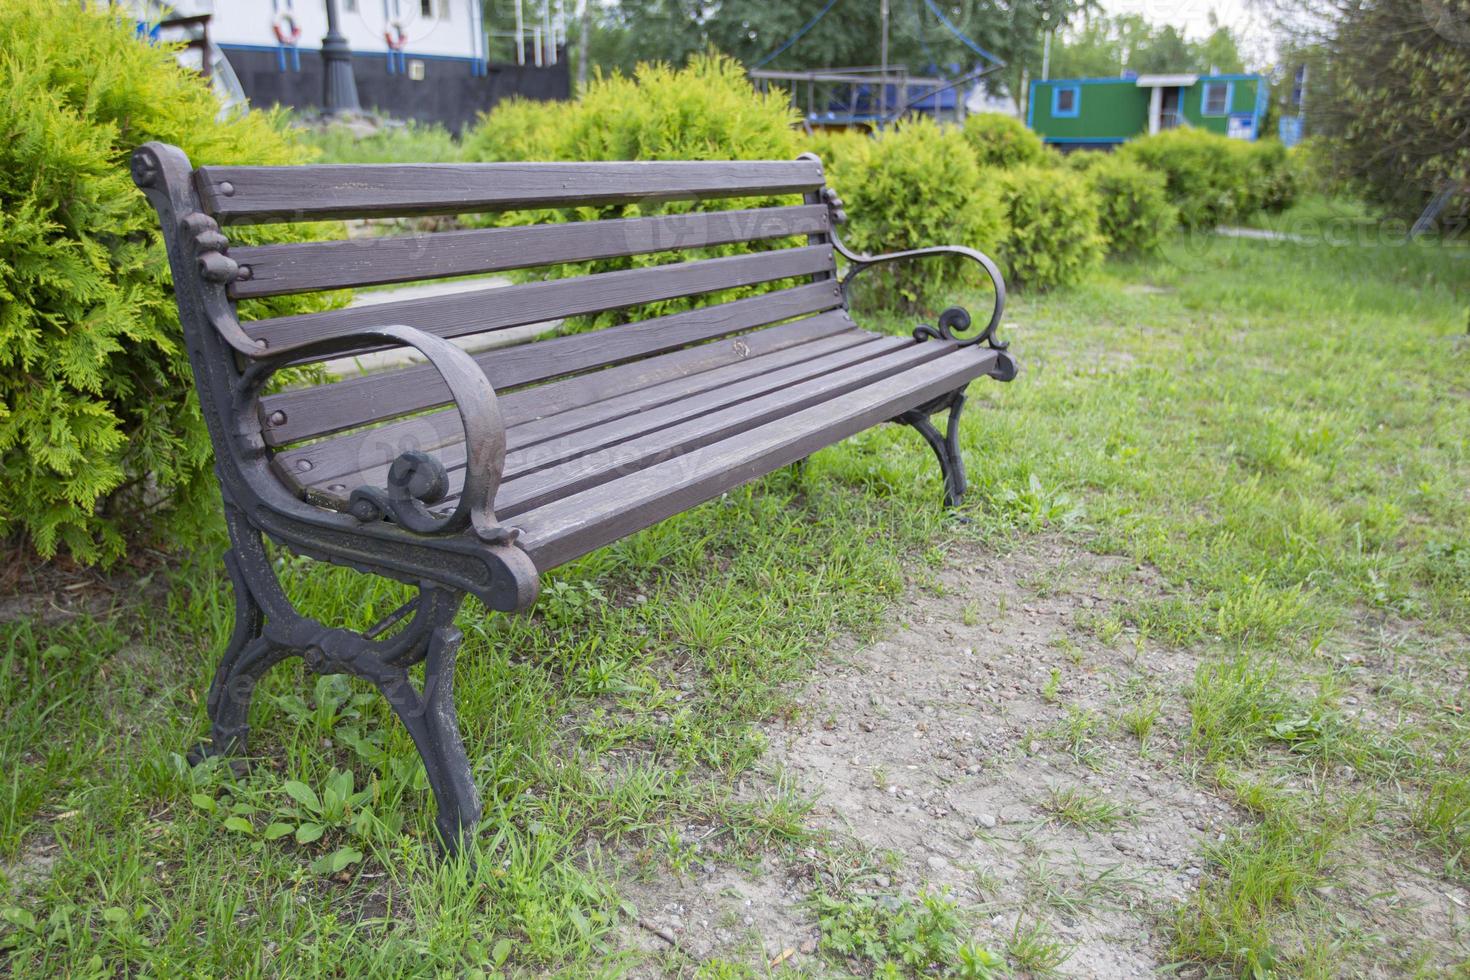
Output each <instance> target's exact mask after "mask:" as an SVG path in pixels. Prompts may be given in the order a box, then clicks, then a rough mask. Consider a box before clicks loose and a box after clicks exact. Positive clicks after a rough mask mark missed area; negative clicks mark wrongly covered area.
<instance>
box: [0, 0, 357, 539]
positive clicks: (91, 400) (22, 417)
mask: <svg viewBox="0 0 1470 980" xmlns="http://www.w3.org/2000/svg"><path fill="white" fill-rule="evenodd" d="M0 21H3V22H4V23H5V30H6V37H5V55H4V57H3V58H0V132H3V133H4V134H5V136H6V138H5V140H4V141H3V144H0V481H3V482H4V484H5V492H4V494H3V495H0V534H3V535H6V536H8V537H13V538H21V539H24V540H26V541H27V542H28V543H29V544H30V546H31V547H33V548H35V550H37V551H38V552H40V553H41V554H42V555H44V556H51V555H53V554H55V553H56V552H57V551H58V550H65V551H67V552H69V553H70V554H71V555H72V556H73V557H74V558H76V559H79V560H81V561H85V562H97V561H100V562H109V561H113V560H115V559H117V558H119V557H121V556H122V555H123V554H124V553H125V551H126V549H127V544H128V542H129V540H130V539H135V538H150V539H151V538H157V537H159V535H160V532H163V531H165V530H169V529H172V530H184V529H188V528H194V529H197V528H198V527H199V526H201V524H202V523H203V522H205V521H207V520H208V519H209V517H210V515H213V514H217V512H218V497H217V496H216V494H215V490H214V486H213V480H212V478H211V476H210V451H209V443H208V440H207V438H206V434H205V429H204V423H203V420H202V418H201V416H200V414H199V407H198V403H197V401H196V400H195V399H194V397H193V392H192V383H191V380H190V374H189V367H188V363H187V361H186V360H185V354H184V350H183V345H182V342H181V341H182V337H181V334H180V330H179V325H178V320H177V315H176V312H175V309H174V305H173V300H172V298H171V296H170V294H169V279H168V268H167V263H166V261H165V257H164V252H163V247H162V241H161V239H160V237H159V234H158V223H157V219H156V218H155V217H154V213H153V210H152V209H151V208H150V207H149V206H148V204H147V202H146V201H145V200H144V198H143V195H142V194H141V193H140V192H139V191H138V190H137V189H136V188H135V187H134V186H133V183H132V181H131V179H130V178H129V176H128V156H129V154H130V153H131V151H132V150H133V148H134V147H136V146H137V145H138V144H140V143H143V142H146V141H148V140H153V139H158V140H166V141H169V142H172V143H177V144H178V145H179V146H181V147H183V148H184V150H185V152H187V153H189V154H190V156H191V158H193V159H194V160H198V161H208V162H210V163H217V164H229V163H246V162H249V163H260V164H276V163H289V162H294V161H298V160H300V159H301V158H302V157H303V153H304V151H303V150H302V149H301V148H299V147H297V146H295V145H294V144H293V142H292V140H291V139H290V137H289V135H288V134H286V133H285V131H284V129H285V127H284V124H283V122H282V120H280V119H279V118H277V117H274V116H270V115H261V114H250V115H248V116H244V117H241V118H236V119H232V120H229V121H220V120H218V119H217V118H216V117H217V116H218V114H219V103H218V102H216V101H215V98H214V95H213V94H212V93H211V92H210V90H209V88H208V87H207V86H206V85H204V84H203V83H202V82H201V81H200V80H199V78H198V77H197V76H196V75H193V74H191V73H189V72H186V71H185V70H184V69H182V68H180V67H179V66H178V65H177V64H176V63H175V61H174V55H173V52H172V51H171V50H169V49H167V48H163V47H157V46H151V45H148V44H146V43H143V42H140V41H139V40H138V38H137V36H136V30H135V26H134V24H133V23H132V22H131V21H130V20H126V19H119V18H115V17H114V16H113V15H111V14H109V13H106V12H105V11H97V10H91V11H88V10H84V9H83V6H82V5H80V4H75V3H39V4H38V3H34V2H31V0H0ZM232 237H235V238H237V239H242V240H262V239H261V237H260V236H258V235H257V236H251V235H248V234H244V235H242V234H236V233H235V232H234V231H233V230H232ZM327 302H329V300H327V299H324V298H320V297H319V298H317V299H315V300H312V301H310V305H311V307H312V308H321V307H322V306H323V305H324V304H325V303H327ZM301 306H302V304H300V303H298V304H297V305H296V306H295V307H293V306H292V305H291V303H290V302H288V301H280V300H277V301H269V302H266V303H262V304H257V305H256V307H255V310H256V312H257V313H258V314H260V315H274V314H276V313H281V312H286V311H288V310H290V309H293V308H297V309H299V308H301ZM246 315H248V312H247V313H246Z"/></svg>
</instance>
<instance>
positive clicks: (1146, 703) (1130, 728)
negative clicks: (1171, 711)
mask: <svg viewBox="0 0 1470 980" xmlns="http://www.w3.org/2000/svg"><path fill="white" fill-rule="evenodd" d="M1163 709H1164V701H1163V698H1160V697H1157V696H1154V697H1148V698H1145V699H1144V700H1143V701H1141V702H1139V703H1138V704H1133V705H1129V706H1128V707H1127V708H1125V709H1123V715H1122V719H1121V720H1122V722H1123V730H1124V731H1126V732H1128V733H1129V734H1130V735H1132V736H1133V737H1134V738H1136V739H1138V741H1139V742H1140V743H1141V744H1147V743H1148V737H1149V736H1150V735H1152V734H1153V730H1154V726H1155V725H1157V724H1158V721H1159V716H1160V715H1161V714H1162V713H1163Z"/></svg>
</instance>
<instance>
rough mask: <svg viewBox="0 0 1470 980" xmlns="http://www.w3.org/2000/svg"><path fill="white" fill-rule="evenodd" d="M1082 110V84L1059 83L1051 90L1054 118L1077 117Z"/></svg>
mask: <svg viewBox="0 0 1470 980" xmlns="http://www.w3.org/2000/svg"><path fill="white" fill-rule="evenodd" d="M1081 111H1082V86H1080V85H1058V86H1056V87H1055V88H1053V89H1052V90H1051V114H1052V118H1054V119H1076V118H1077V116H1078V115H1079V114H1080V113H1081Z"/></svg>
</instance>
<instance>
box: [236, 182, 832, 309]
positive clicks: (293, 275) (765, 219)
mask: <svg viewBox="0 0 1470 980" xmlns="http://www.w3.org/2000/svg"><path fill="white" fill-rule="evenodd" d="M828 227H829V226H828V212H827V208H826V207H825V206H812V205H803V206H799V207H787V208H750V209H746V210H740V211H701V212H697V213H694V214H676V215H664V216H660V217H653V218H620V219H616V220H611V221H573V222H568V223H565V224H541V225H527V226H516V227H511V228H480V229H476V230H473V231H446V232H439V233H436V234H432V235H400V236H392V237H386V238H371V239H359V240H350V241H349V240H343V241H329V242H288V243H285V244H281V245H258V246H254V247H240V248H233V249H231V250H230V258H232V259H234V260H235V261H236V262H238V263H239V264H240V269H241V272H242V273H243V274H245V275H248V276H249V278H247V279H241V280H239V281H237V282H235V283H234V284H232V285H231V287H230V293H231V295H232V296H234V297H236V298H237V299H246V298H249V297H257V296H279V295H282V294H284V293H302V292H316V291H320V290H323V289H346V288H351V287H355V286H373V285H381V284H385V283H395V282H410V281H412V280H415V279H442V278H445V277H447V276H464V275H472V274H474V273H481V272H503V271H506V270H508V269H525V268H530V267H532V266H539V265H554V264H556V263H559V262H588V261H591V260H594V259H607V258H615V257H618V256H624V255H643V254H647V253H650V252H664V251H670V250H673V249H686V248H702V247H705V246H709V245H726V244H729V243H731V242H748V241H761V240H765V239H772V238H786V237H790V236H792V235H815V234H821V233H823V232H826V231H827V230H828ZM247 270H248V271H247Z"/></svg>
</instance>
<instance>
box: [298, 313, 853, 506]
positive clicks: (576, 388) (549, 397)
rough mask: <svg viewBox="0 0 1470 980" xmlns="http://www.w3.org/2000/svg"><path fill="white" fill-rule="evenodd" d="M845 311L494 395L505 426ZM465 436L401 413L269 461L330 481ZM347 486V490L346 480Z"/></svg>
mask: <svg viewBox="0 0 1470 980" xmlns="http://www.w3.org/2000/svg"><path fill="white" fill-rule="evenodd" d="M855 330H856V327H855V325H854V324H853V322H852V320H851V319H850V318H849V317H848V316H847V314H846V312H845V311H841V310H837V311H833V312H831V313H821V314H818V315H817V316H813V317H807V318H806V319H804V320H797V321H795V322H792V323H783V324H780V325H778V326H774V327H766V328H765V329H762V330H757V331H754V332H753V333H747V334H741V335H740V336H739V337H736V338H734V339H733V340H731V341H718V342H714V343H709V344H702V345H700V346H698V347H689V348H686V349H684V350H680V351H675V352H673V353H670V354H664V355H662V356H659V357H652V358H645V359H643V360H637V361H633V362H631V363H628V364H622V365H619V366H617V367H611V368H608V369H606V370H603V371H594V372H593V373H591V374H585V375H580V376H578V377H574V378H568V379H566V380H564V381H555V382H552V383H550V384H547V385H541V386H539V387H535V388H527V389H524V390H522V391H515V392H511V393H510V394H507V395H505V396H504V397H502V398H501V399H500V410H501V414H502V415H503V416H504V417H505V419H506V425H507V426H515V425H518V424H521V423H524V422H527V421H529V420H531V419H537V418H545V417H547V416H551V415H555V414H557V413H559V412H566V411H571V410H572V409H576V408H580V407H582V406H583V405H590V404H592V403H594V402H598V401H602V400H603V399H606V398H612V397H614V396H616V395H618V394H621V393H623V392H627V391H634V390H637V389H641V388H645V387H648V386H650V385H655V384H659V383H661V382H664V381H669V380H671V379H674V378H680V377H684V376H686V375H694V374H698V373H700V372H703V371H709V370H713V369H716V368H719V367H720V366H722V365H727V364H733V363H737V362H743V361H747V360H754V359H757V358H760V357H762V356H763V355H767V354H770V353H772V352H774V351H779V350H784V349H786V348H789V347H794V346H797V345H800V344H806V343H810V342H813V341H816V340H819V339H821V338H823V337H830V336H832V335H834V334H838V333H842V332H852V331H855ZM463 438H464V431H463V429H462V428H461V426H460V422H459V416H458V414H456V413H455V412H454V410H452V409H450V410H446V411H443V412H435V413H433V414H432V415H421V416H418V417H416V418H410V419H404V420H402V421H399V422H394V423H391V424H389V425H385V426H381V427H379V428H376V429H367V430H362V431H357V432H350V433H347V434H345V435H342V436H338V437H337V438H335V439H328V440H325V441H322V442H318V443H313V444H311V445H308V446H302V447H300V448H298V449H290V450H287V451H285V452H281V453H278V454H277V455H276V457H275V460H274V462H275V465H276V467H277V469H278V470H280V471H281V472H282V473H283V474H285V475H286V476H287V477H288V478H289V479H291V480H294V481H299V482H301V483H302V484H303V485H313V484H315V485H321V486H328V487H329V486H330V484H331V482H332V481H334V480H343V481H344V483H345V481H346V479H347V478H348V477H350V476H351V475H352V474H354V473H359V472H361V471H363V470H365V469H368V468H369V467H372V466H378V465H383V464H385V463H389V462H392V460H393V459H394V458H395V457H397V456H398V454H399V453H401V452H403V451H404V450H406V449H422V450H426V451H432V450H436V449H440V448H442V447H444V446H449V445H453V444H454V443H456V442H459V441H460V440H462V439H463ZM346 489H349V490H350V489H351V488H350V487H348V488H346Z"/></svg>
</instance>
